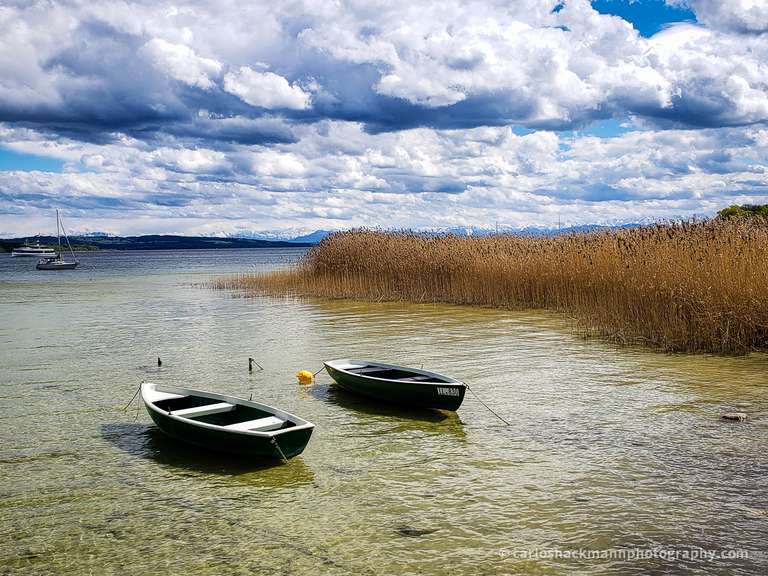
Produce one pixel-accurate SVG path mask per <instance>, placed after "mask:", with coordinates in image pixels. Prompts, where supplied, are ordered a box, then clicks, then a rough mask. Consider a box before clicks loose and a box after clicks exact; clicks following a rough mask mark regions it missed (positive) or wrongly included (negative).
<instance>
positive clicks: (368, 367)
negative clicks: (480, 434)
mask: <svg viewBox="0 0 768 576" xmlns="http://www.w3.org/2000/svg"><path fill="white" fill-rule="evenodd" d="M323 364H325V369H326V370H327V371H328V374H330V376H331V378H333V379H334V380H335V381H336V383H337V384H338V385H339V386H341V387H342V388H344V389H345V390H348V391H350V392H355V393H357V394H362V395H364V396H368V397H370V398H375V399H377V400H382V401H384V402H390V403H393V404H402V405H404V406H409V407H411V408H436V409H439V410H458V409H459V406H461V402H462V400H464V393H465V392H466V389H467V387H466V385H465V384H464V383H463V382H459V381H458V380H454V379H453V378H449V377H448V376H443V375H442V374H437V373H435V372H429V371H427V370H420V369H418V368H405V367H403V366H395V365H394V364H384V363H383V362H376V361H373V360H351V359H344V360H329V361H328V362H324V363H323Z"/></svg>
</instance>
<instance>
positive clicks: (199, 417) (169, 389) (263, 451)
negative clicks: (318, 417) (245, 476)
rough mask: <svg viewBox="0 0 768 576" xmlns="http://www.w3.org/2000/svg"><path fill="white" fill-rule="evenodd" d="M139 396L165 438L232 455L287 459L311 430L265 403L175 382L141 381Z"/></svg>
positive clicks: (308, 424) (299, 448)
mask: <svg viewBox="0 0 768 576" xmlns="http://www.w3.org/2000/svg"><path fill="white" fill-rule="evenodd" d="M141 399H142V400H143V401H144V406H146V408H147V412H149V415H150V416H151V417H152V420H154V422H155V424H157V427H158V428H160V430H162V431H163V432H165V433H166V434H168V436H171V437H173V438H176V439H177V440H182V441H183V442H188V443H190V444H194V445H196V446H201V447H203V448H208V449H210V450H218V451H223V452H230V453H233V454H242V455H248V456H257V457H262V458H281V459H285V460H287V459H288V458H292V457H294V456H297V455H299V454H301V453H302V452H303V451H304V448H305V447H306V445H307V443H308V442H309V438H310V436H312V430H313V429H314V428H315V425H314V424H312V423H311V422H307V421H306V420H304V419H302V418H299V417H298V416H294V415H293V414H289V413H288V412H284V411H282V410H279V409H277V408H273V407H271V406H267V405H265V404H259V403H258V402H252V401H250V400H243V399H241V398H235V397H233V396H224V395H222V394H214V393H212V392H201V391H199V390H190V389H188V388H180V387H177V386H161V385H158V384H152V383H149V382H145V383H144V384H142V385H141Z"/></svg>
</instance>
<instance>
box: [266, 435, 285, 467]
mask: <svg viewBox="0 0 768 576" xmlns="http://www.w3.org/2000/svg"><path fill="white" fill-rule="evenodd" d="M270 442H272V444H274V445H275V448H277V451H278V452H280V457H281V458H282V459H283V462H285V463H286V464H288V458H286V457H285V454H283V450H282V448H280V444H278V443H277V440H275V437H274V436H272V438H271V439H270Z"/></svg>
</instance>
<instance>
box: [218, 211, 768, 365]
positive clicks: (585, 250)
mask: <svg viewBox="0 0 768 576" xmlns="http://www.w3.org/2000/svg"><path fill="white" fill-rule="evenodd" d="M214 286H215V287H217V288H229V289H241V290H246V291H248V292H255V293H261V294H272V295H276V294H289V295H297V296H317V297H323V298H352V299H365V300H408V301H412V302H447V303H454V304H474V305H482V306H494V307H502V308H514V309H525V308H545V309H550V310H556V311H560V312H563V313H566V314H568V315H570V316H572V317H573V318H575V319H576V320H577V321H578V323H579V326H580V327H581V329H583V330H584V331H585V332H586V333H591V334H601V335H604V336H608V337H610V338H613V339H615V340H617V341H620V342H624V343H629V342H632V343H637V342H641V343H644V344H647V345H650V346H654V347H658V348H661V349H663V350H667V351H684V352H713V353H718V354H744V353H748V352H750V351H753V350H767V349H768V342H767V339H768V225H767V224H766V220H763V219H752V220H732V221H721V220H711V221H704V222H683V223H674V224H663V225H656V226H650V227H643V228H634V229H625V230H607V231H596V232H587V233H576V234H567V235H562V236H554V237H540V236H537V237H531V236H511V235H510V236H507V235H503V236H487V237H461V236H438V237H427V236H424V235H418V234H413V233H408V232H396V233H395V232H375V231H366V230H358V231H351V232H341V233H337V234H333V235H332V236H330V237H328V238H326V239H325V240H324V241H323V242H321V243H320V244H319V245H318V246H316V247H314V248H313V249H311V250H310V251H309V253H308V254H307V255H306V257H305V258H304V259H303V260H302V261H301V262H300V263H299V264H298V265H297V266H295V267H294V268H292V269H290V270H286V271H281V272H274V273H267V274H243V275H238V276H231V277H227V278H222V279H219V280H217V281H215V282H214Z"/></svg>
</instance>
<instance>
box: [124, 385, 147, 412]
mask: <svg viewBox="0 0 768 576" xmlns="http://www.w3.org/2000/svg"><path fill="white" fill-rule="evenodd" d="M142 384H144V382H139V386H138V388H136V392H134V393H133V396H132V397H131V401H130V402H128V404H126V405H125V408H123V412H125V411H126V410H128V406H130V405H131V404H133V401H134V400H135V399H136V396H138V395H139V391H140V390H141V385H142Z"/></svg>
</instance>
